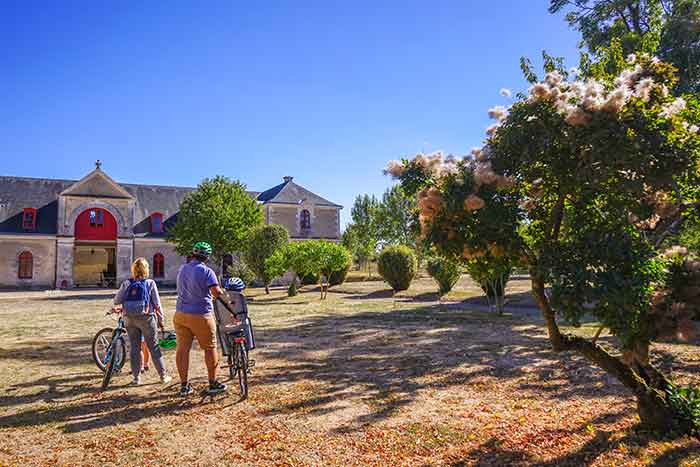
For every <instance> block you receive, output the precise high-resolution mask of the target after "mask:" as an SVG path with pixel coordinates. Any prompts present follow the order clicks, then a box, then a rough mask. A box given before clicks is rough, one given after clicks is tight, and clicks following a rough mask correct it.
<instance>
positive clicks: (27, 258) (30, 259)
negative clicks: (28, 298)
mask: <svg viewBox="0 0 700 467" xmlns="http://www.w3.org/2000/svg"><path fill="white" fill-rule="evenodd" d="M33 275H34V256H33V255H32V253H31V252H29V251H23V252H22V253H20V254H19V268H18V270H17V277H18V278H20V279H31V278H32V276H33Z"/></svg>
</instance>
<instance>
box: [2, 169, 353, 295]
mask: <svg viewBox="0 0 700 467" xmlns="http://www.w3.org/2000/svg"><path fill="white" fill-rule="evenodd" d="M192 190H193V189H192V188H187V187H166V186H149V185H130V184H119V183H117V182H115V181H114V180H112V179H111V178H110V177H109V176H108V175H107V174H106V173H105V172H103V171H102V169H101V168H100V165H99V163H98V164H97V167H96V169H95V170H93V171H92V172H90V173H89V174H88V175H87V176H86V177H84V178H83V179H81V180H79V181H71V180H49V179H30V178H21V177H2V176H0V287H37V288H46V287H57V288H69V287H74V286H80V285H97V284H96V283H95V282H98V283H102V284H103V285H104V284H110V285H113V284H119V283H120V282H121V281H123V280H125V279H127V278H128V277H129V276H130V266H131V263H132V261H133V260H134V258H137V257H144V258H146V259H147V260H148V261H149V263H150V266H151V274H152V276H153V277H154V279H156V280H157V281H159V282H161V283H165V284H173V283H174V282H175V279H176V276H177V271H178V270H179V268H180V266H181V265H182V264H183V263H184V261H185V260H184V258H183V257H181V256H180V255H178V254H177V253H176V252H175V248H174V245H172V244H170V243H168V242H167V240H166V239H165V234H164V233H163V231H162V230H160V231H155V230H154V227H153V225H154V224H153V223H154V222H155V221H154V216H158V218H159V219H160V220H159V222H160V224H161V225H163V226H164V227H165V229H167V228H168V227H169V226H172V225H173V224H174V223H175V222H176V218H177V211H178V209H179V204H180V202H181V201H182V199H183V198H184V196H186V194H187V193H189V192H190V191H192ZM250 195H251V196H252V197H254V198H255V199H257V200H258V201H259V202H260V204H261V205H262V207H263V211H264V213H265V221H266V223H268V224H280V225H283V226H284V227H285V228H287V230H288V231H289V234H290V237H291V238H292V239H293V240H304V239H309V238H323V239H328V240H331V241H339V240H340V222H339V220H340V215H339V212H340V209H342V207H341V206H339V205H336V204H334V203H331V202H329V201H327V200H325V199H324V198H321V197H320V196H318V195H316V194H314V193H312V192H310V191H308V190H306V189H305V188H303V187H301V186H299V185H297V184H296V183H294V182H293V179H292V177H284V182H283V183H282V184H280V185H277V186H275V187H273V188H271V189H269V190H266V191H263V192H251V193H250ZM28 211H29V213H28ZM87 214H90V217H89V219H90V220H89V222H90V224H89V226H87V227H86V225H85V222H88V221H87V220H86V219H88V216H87ZM93 216H94V217H93ZM97 216H99V219H100V220H99V221H97V220H96V219H97V218H98V217H97ZM104 218H109V220H110V221H111V226H112V228H113V229H114V230H111V231H110V233H109V234H108V233H107V232H106V230H102V231H101V230H100V227H102V226H103V225H105V226H106V225H107V223H105V224H102V222H103V219H104ZM112 219H113V220H112ZM81 223H82V224H81ZM115 224H116V227H114V225H115ZM156 225H157V224H156ZM78 226H80V229H81V230H80V231H78V228H77V227H78ZM86 228H87V229H88V230H89V229H92V230H93V231H94V232H95V233H96V234H97V236H96V237H92V236H90V237H81V235H83V232H84V231H85V229H86ZM105 235H106V236H105ZM23 253H24V254H25V256H24V258H25V264H24V266H23V267H24V269H23V270H22V271H20V269H21V266H20V255H21V254H23ZM27 253H30V254H31V255H27ZM91 255H94V256H91ZM28 256H31V265H30V267H29V268H28V266H27V264H26V258H27V257H28ZM86 258H88V259H89V261H88V259H86ZM156 258H158V261H161V258H162V263H160V264H159V265H156V264H154V262H155V261H156ZM100 261H104V262H105V264H104V267H102V266H101V263H100ZM78 266H79V268H78ZM157 266H158V268H159V269H160V270H159V271H157V272H158V273H159V274H157V275H156V274H155V273H156V267H157ZM86 271H87V272H86ZM28 274H30V277H27V275H28ZM85 277H90V279H89V280H88V279H85ZM81 281H83V282H88V283H79V282H81Z"/></svg>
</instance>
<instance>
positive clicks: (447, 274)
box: [427, 257, 462, 296]
mask: <svg viewBox="0 0 700 467" xmlns="http://www.w3.org/2000/svg"><path fill="white" fill-rule="evenodd" d="M427 266H428V267H427V269H428V274H430V277H432V278H433V280H434V281H435V282H436V283H437V285H438V294H439V295H440V296H443V295H445V294H448V293H449V292H450V290H452V287H454V286H455V284H456V283H457V281H458V280H459V278H460V276H461V275H462V268H461V267H460V266H459V264H457V263H455V262H453V261H449V260H447V259H445V258H440V257H436V258H430V259H428V265H427Z"/></svg>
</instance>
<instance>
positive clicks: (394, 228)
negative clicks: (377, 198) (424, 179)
mask: <svg viewBox="0 0 700 467" xmlns="http://www.w3.org/2000/svg"><path fill="white" fill-rule="evenodd" d="M416 208H417V203H416V198H415V197H414V196H407V195H406V193H405V192H404V190H403V188H401V185H394V186H392V187H391V188H388V189H387V190H386V191H385V192H384V195H383V196H382V202H381V203H380V204H379V206H378V208H377V233H378V236H379V238H380V241H381V243H383V244H390V245H408V246H410V247H413V248H415V246H416V238H417V236H418V232H417V230H416V229H415V227H414V225H415V224H416V222H415V220H416V219H415V217H416V215H415V212H416Z"/></svg>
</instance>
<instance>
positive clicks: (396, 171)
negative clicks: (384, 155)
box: [384, 160, 406, 178]
mask: <svg viewBox="0 0 700 467" xmlns="http://www.w3.org/2000/svg"><path fill="white" fill-rule="evenodd" d="M405 170H406V167H404V165H403V163H401V161H397V160H393V161H389V163H388V164H387V165H386V168H385V169H384V175H391V176H392V177H394V178H399V177H400V176H401V175H403V173H404V171H405Z"/></svg>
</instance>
